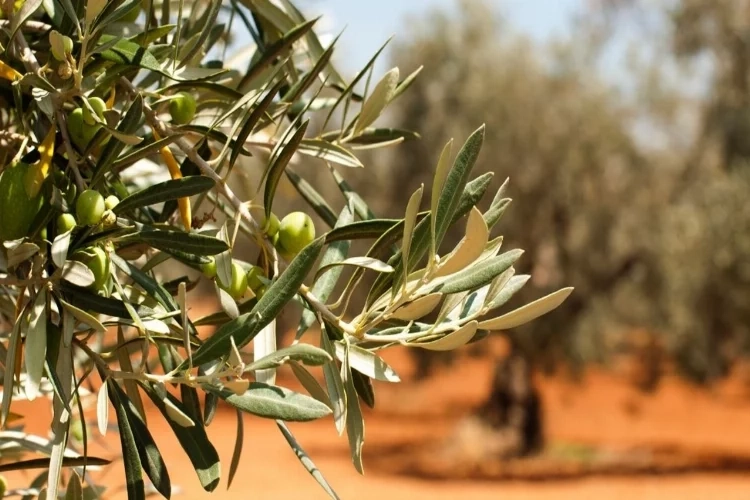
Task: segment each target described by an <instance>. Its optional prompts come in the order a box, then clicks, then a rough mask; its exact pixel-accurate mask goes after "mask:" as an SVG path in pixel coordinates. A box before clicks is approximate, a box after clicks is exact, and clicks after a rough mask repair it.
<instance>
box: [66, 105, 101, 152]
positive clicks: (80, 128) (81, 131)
mask: <svg viewBox="0 0 750 500" xmlns="http://www.w3.org/2000/svg"><path fill="white" fill-rule="evenodd" d="M100 128H101V125H99V124H98V123H97V124H95V125H89V124H87V123H86V122H85V121H84V119H83V109H82V108H76V109H74V110H73V111H72V112H71V113H70V114H69V115H68V134H70V139H71V140H72V141H73V142H74V143H75V145H76V146H78V148H79V149H81V150H84V149H86V147H87V146H88V145H89V143H90V142H91V140H92V139H93V138H94V136H95V135H96V133H97V132H98V131H99V129H100Z"/></svg>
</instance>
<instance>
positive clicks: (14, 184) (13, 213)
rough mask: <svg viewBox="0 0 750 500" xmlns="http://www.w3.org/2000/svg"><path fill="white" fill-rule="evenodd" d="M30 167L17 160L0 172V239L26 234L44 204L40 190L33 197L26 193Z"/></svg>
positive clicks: (15, 238)
mask: <svg viewBox="0 0 750 500" xmlns="http://www.w3.org/2000/svg"><path fill="white" fill-rule="evenodd" d="M30 168H31V166H30V165H28V164H26V163H20V162H19V163H17V164H15V165H11V166H8V167H5V169H4V170H3V171H2V173H0V241H7V240H17V239H19V238H23V237H24V236H26V235H27V234H28V233H29V229H30V228H31V224H32V222H33V221H34V218H35V217H36V215H37V214H38V213H39V211H40V210H41V208H42V205H43V204H44V197H43V196H42V193H41V192H39V193H38V194H37V195H36V196H34V197H33V198H30V197H29V195H28V194H27V193H26V187H25V179H26V175H27V173H28V172H29V169H30Z"/></svg>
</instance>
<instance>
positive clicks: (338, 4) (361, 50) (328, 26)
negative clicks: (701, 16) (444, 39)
mask: <svg viewBox="0 0 750 500" xmlns="http://www.w3.org/2000/svg"><path fill="white" fill-rule="evenodd" d="M583 1H584V0H491V1H490V3H491V4H492V5H494V6H495V8H496V10H497V11H498V13H499V14H500V15H502V16H505V17H506V18H507V19H508V20H509V21H510V23H511V24H512V25H513V26H514V27H515V28H516V29H517V30H519V31H521V32H524V33H526V34H528V35H530V36H532V37H533V38H536V39H537V40H539V41H545V40H548V39H550V38H551V37H555V36H560V35H564V34H565V32H566V29H567V27H568V25H569V23H568V22H569V20H570V17H571V15H572V14H573V12H574V11H575V10H576V9H577V8H579V7H580V6H581V4H582V2H583ZM455 5H456V2H455V0H378V1H374V2H373V1H364V0H299V2H298V6H299V7H301V8H302V9H303V10H304V11H305V13H306V14H307V15H308V16H310V17H312V16H317V15H322V16H323V18H322V19H321V21H320V22H321V24H320V27H321V28H322V29H323V30H324V31H330V32H331V33H339V32H340V31H341V30H343V29H344V28H346V29H345V31H344V34H343V36H342V37H341V39H340V41H339V43H338V44H337V46H338V47H337V52H336V57H337V65H338V66H339V67H340V68H341V69H342V72H343V73H345V74H351V73H352V72H354V71H356V70H357V69H359V68H361V66H362V65H364V64H365V63H366V62H367V60H368V59H369V58H370V56H372V54H373V53H374V52H375V51H376V50H377V49H378V48H379V47H380V46H381V45H382V44H383V42H385V40H387V39H388V37H390V36H392V35H396V36H398V35H397V33H398V32H399V31H401V30H403V27H404V26H405V24H404V19H405V18H406V16H407V15H410V14H411V15H413V14H415V13H418V12H419V11H423V10H426V9H431V8H435V7H441V8H447V9H450V8H451V7H453V6H455ZM404 36H408V34H404ZM386 59H387V58H383V61H384V62H383V64H384V63H385V60H386ZM379 69H381V70H382V69H384V68H383V67H382V65H381V67H380V68H379Z"/></svg>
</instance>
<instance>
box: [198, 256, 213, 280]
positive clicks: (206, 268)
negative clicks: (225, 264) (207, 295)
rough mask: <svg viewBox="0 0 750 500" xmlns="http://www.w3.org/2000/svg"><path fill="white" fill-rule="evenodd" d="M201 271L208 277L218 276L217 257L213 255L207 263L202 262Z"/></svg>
mask: <svg viewBox="0 0 750 500" xmlns="http://www.w3.org/2000/svg"><path fill="white" fill-rule="evenodd" d="M201 272H202V273H203V275H204V276H205V277H206V278H214V277H216V259H214V258H213V257H211V261H210V262H206V263H205V264H201Z"/></svg>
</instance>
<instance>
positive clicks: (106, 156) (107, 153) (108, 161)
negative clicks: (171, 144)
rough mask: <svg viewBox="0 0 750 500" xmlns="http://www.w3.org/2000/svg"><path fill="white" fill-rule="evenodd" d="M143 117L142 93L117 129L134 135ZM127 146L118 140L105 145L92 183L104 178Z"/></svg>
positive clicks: (136, 97)
mask: <svg viewBox="0 0 750 500" xmlns="http://www.w3.org/2000/svg"><path fill="white" fill-rule="evenodd" d="M142 119H143V97H141V95H140V94H138V95H136V96H135V99H133V102H132V104H131V105H130V107H129V108H128V111H127V113H125V116H124V117H123V118H122V120H121V121H120V124H119V125H118V126H117V130H118V131H120V132H122V133H123V134H127V135H132V134H134V133H135V132H136V130H137V129H138V126H139V125H140V123H141V120H142ZM124 148H125V143H123V142H120V141H118V140H110V141H109V142H108V143H107V145H106V146H105V147H104V151H102V154H101V156H100V157H99V161H98V162H97V163H96V167H95V169H94V177H93V180H92V181H91V184H92V185H96V184H98V183H99V181H101V180H102V178H103V176H104V175H106V174H107V172H109V169H110V167H111V166H112V163H113V162H114V161H115V160H116V159H117V158H118V157H119V156H120V153H122V150H123V149H124Z"/></svg>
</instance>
